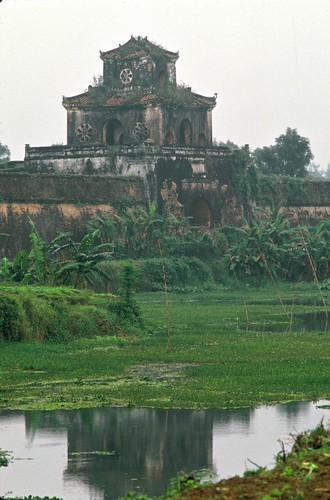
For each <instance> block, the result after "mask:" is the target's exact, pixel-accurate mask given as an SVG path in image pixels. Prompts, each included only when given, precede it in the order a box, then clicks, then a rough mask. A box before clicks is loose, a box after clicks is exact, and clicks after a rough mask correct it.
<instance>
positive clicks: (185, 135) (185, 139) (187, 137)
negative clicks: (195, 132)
mask: <svg viewBox="0 0 330 500" xmlns="http://www.w3.org/2000/svg"><path fill="white" fill-rule="evenodd" d="M191 136H192V130H191V123H190V121H189V120H187V119H186V118H185V119H184V120H182V122H181V124H180V137H179V144H180V145H181V146H190V145H191Z"/></svg>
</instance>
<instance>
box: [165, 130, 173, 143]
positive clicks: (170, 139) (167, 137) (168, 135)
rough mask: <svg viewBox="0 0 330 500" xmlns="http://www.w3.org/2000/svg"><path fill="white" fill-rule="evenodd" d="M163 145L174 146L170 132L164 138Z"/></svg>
mask: <svg viewBox="0 0 330 500" xmlns="http://www.w3.org/2000/svg"><path fill="white" fill-rule="evenodd" d="M165 144H169V145H172V144H174V135H173V133H172V132H167V134H166V136H165Z"/></svg>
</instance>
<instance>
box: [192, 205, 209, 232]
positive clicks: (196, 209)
mask: <svg viewBox="0 0 330 500" xmlns="http://www.w3.org/2000/svg"><path fill="white" fill-rule="evenodd" d="M191 217H192V224H193V225H194V226H207V227H210V225H211V212H210V208H209V206H208V203H207V201H206V200H205V199H204V198H197V199H196V200H195V201H194V202H193V204H192V205H191Z"/></svg>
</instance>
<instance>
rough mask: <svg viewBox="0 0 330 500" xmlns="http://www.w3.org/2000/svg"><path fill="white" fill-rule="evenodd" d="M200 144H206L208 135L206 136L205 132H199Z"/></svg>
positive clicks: (201, 145) (200, 145)
mask: <svg viewBox="0 0 330 500" xmlns="http://www.w3.org/2000/svg"><path fill="white" fill-rule="evenodd" d="M198 146H199V147H203V146H206V137H205V134H199V136H198Z"/></svg>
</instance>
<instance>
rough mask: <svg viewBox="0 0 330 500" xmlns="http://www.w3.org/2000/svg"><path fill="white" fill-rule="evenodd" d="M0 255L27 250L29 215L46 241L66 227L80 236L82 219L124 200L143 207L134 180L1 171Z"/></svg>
mask: <svg viewBox="0 0 330 500" xmlns="http://www.w3.org/2000/svg"><path fill="white" fill-rule="evenodd" d="M0 200H1V202H0V257H4V256H6V257H8V258H13V257H14V256H15V255H16V254H17V252H18V251H19V250H21V249H22V248H23V249H26V250H27V249H28V248H29V233H30V232H31V225H30V223H29V219H31V220H32V221H33V222H34V223H35V225H36V227H37V229H38V230H39V231H40V234H41V236H42V237H43V239H44V240H45V241H47V242H49V241H51V240H52V239H53V238H54V237H55V236H56V235H57V234H58V233H60V232H65V231H69V232H72V233H73V234H74V238H75V239H77V240H79V239H81V238H82V236H83V235H84V234H85V228H86V224H87V222H89V221H90V220H91V219H93V218H95V217H96V216H97V215H102V214H104V213H105V214H107V215H109V216H111V215H112V214H113V211H114V209H115V208H116V207H117V206H122V205H123V204H125V203H126V204H128V205H137V206H141V205H142V206H144V207H145V206H146V204H147V202H146V197H145V189H144V184H143V182H142V181H141V179H138V178H132V179H130V178H126V179H123V178H114V177H101V176H70V175H61V176H60V175H50V174H39V175H36V174H26V173H24V174H14V173H0Z"/></svg>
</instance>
